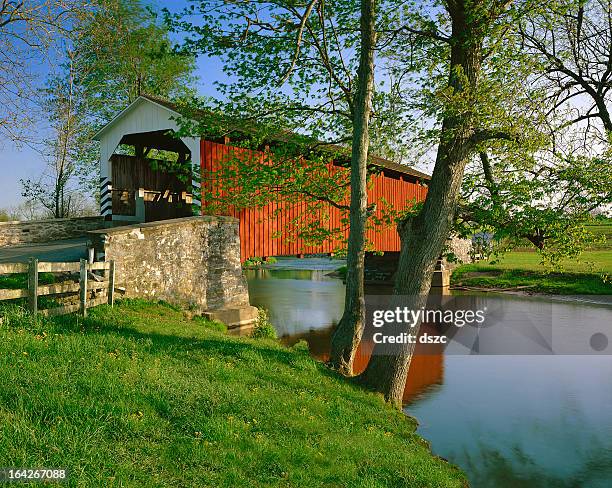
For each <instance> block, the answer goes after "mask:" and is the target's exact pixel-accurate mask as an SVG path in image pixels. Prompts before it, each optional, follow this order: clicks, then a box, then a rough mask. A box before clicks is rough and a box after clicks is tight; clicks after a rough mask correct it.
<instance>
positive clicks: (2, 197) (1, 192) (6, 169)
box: [0, 0, 226, 209]
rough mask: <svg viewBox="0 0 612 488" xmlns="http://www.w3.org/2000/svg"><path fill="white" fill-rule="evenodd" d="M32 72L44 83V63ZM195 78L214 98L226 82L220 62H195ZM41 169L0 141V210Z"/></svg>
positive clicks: (29, 154) (31, 155) (23, 151)
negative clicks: (221, 82) (218, 84)
mask: <svg viewBox="0 0 612 488" xmlns="http://www.w3.org/2000/svg"><path fill="white" fill-rule="evenodd" d="M188 3H189V2H187V1H186V0H177V1H171V2H163V1H159V2H157V4H158V5H159V6H168V7H169V8H171V9H172V10H178V9H179V8H180V7H181V6H183V5H186V4H188ZM33 69H34V68H33ZM35 69H36V71H37V72H38V74H39V75H40V81H44V77H45V75H46V74H47V73H48V72H49V66H48V64H47V63H46V62H41V63H40V64H39V66H38V68H35ZM196 75H197V76H198V78H199V81H198V91H199V93H200V94H201V95H205V96H215V95H216V91H215V88H214V86H213V82H214V81H215V80H219V79H226V76H225V75H224V73H223V71H222V66H221V62H220V60H218V59H211V58H204V57H201V58H199V59H198V62H197V71H196ZM46 128H47V127H46V124H45V123H44V120H43V121H42V122H41V124H40V125H39V126H37V127H32V128H31V130H30V131H29V132H30V133H29V135H30V136H33V137H35V138H41V137H40V135H41V134H44V132H45V130H46ZM45 166H46V162H45V160H44V158H43V156H42V155H41V154H39V153H38V152H37V151H35V150H34V149H32V148H30V147H28V146H23V147H21V148H19V147H16V146H15V145H14V144H12V143H11V142H10V141H6V140H0V171H1V173H0V174H1V177H0V209H7V208H11V207H15V206H17V205H18V204H20V203H21V202H22V201H23V197H22V196H21V185H20V183H19V180H20V179H27V178H32V179H37V178H38V177H39V176H40V175H41V173H42V172H43V171H44V169H45Z"/></svg>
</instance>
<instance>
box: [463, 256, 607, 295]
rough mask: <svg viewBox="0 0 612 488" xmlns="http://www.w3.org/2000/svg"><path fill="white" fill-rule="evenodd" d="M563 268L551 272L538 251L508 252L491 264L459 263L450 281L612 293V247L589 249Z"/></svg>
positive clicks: (557, 291)
mask: <svg viewBox="0 0 612 488" xmlns="http://www.w3.org/2000/svg"><path fill="white" fill-rule="evenodd" d="M562 264H563V271H561V272H549V271H548V270H547V269H546V268H545V267H544V266H542V265H541V264H540V258H539V256H538V254H537V253H535V252H509V253H507V254H505V255H504V256H502V257H501V258H499V262H496V263H495V264H491V263H489V262H487V261H482V262H479V263H474V264H465V265H462V266H459V267H458V268H457V269H455V271H454V272H453V276H452V279H451V283H452V284H453V285H458V286H470V287H483V288H516V287H524V286H529V288H528V289H527V290H528V291H534V292H539V293H550V294H560V295H610V294H612V282H610V279H611V275H612V251H610V250H607V251H587V252H584V253H583V254H582V256H581V258H580V261H576V260H572V261H563V263H562Z"/></svg>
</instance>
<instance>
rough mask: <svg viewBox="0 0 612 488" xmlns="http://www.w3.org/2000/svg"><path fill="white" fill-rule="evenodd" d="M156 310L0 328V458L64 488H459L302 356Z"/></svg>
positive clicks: (444, 469) (412, 438) (408, 425)
mask: <svg viewBox="0 0 612 488" xmlns="http://www.w3.org/2000/svg"><path fill="white" fill-rule="evenodd" d="M213 329H214V327H209V323H208V322H206V321H204V320H201V319H199V318H196V319H193V320H192V319H188V318H186V317H185V316H184V314H183V312H181V311H179V310H178V309H175V308H173V307H170V306H168V305H164V304H152V303H147V302H143V301H124V302H121V303H120V304H119V305H118V306H116V307H115V308H110V307H108V306H101V307H97V308H94V309H92V310H91V313H90V315H89V317H88V318H86V319H84V320H83V319H82V318H80V317H77V316H64V317H57V318H54V319H39V321H38V322H37V323H36V324H35V323H34V322H33V321H32V319H31V317H29V316H27V315H21V316H15V315H13V316H9V318H8V320H5V322H4V323H3V324H2V325H0V364H1V366H0V453H1V455H0V459H1V461H2V463H3V464H4V465H6V466H45V467H60V466H61V467H66V468H68V469H69V471H70V475H69V476H70V481H69V483H68V486H106V487H113V486H134V487H149V486H214V487H223V486H227V487H230V486H231V487H236V486H249V487H257V486H261V487H264V486H265V487H270V486H301V487H306V486H312V487H319V486H330V487H331V486H353V487H360V486H361V487H384V486H401V487H434V486H435V487H461V486H465V483H466V481H465V477H464V475H463V474H462V473H461V472H460V471H459V470H458V469H457V468H455V467H453V466H451V465H450V464H448V463H446V462H444V461H443V460H441V459H439V458H436V457H434V456H433V455H432V454H431V453H430V451H429V449H428V446H427V444H426V443H425V441H423V439H421V438H420V437H419V436H418V435H416V434H415V427H416V423H415V421H414V420H412V419H411V418H407V417H406V416H405V415H404V414H402V413H401V412H400V411H398V410H396V409H394V408H393V407H391V406H390V405H386V404H385V403H384V402H383V400H382V397H380V396H378V395H375V394H371V393H367V392H365V391H363V390H362V389H361V388H359V387H357V386H354V385H353V384H351V382H349V381H347V380H346V379H344V378H342V377H341V376H340V375H338V374H336V373H334V372H331V371H329V370H328V369H327V368H326V367H325V366H324V365H323V364H321V363H318V362H316V361H314V360H313V359H311V358H310V357H309V355H308V352H307V350H306V348H305V347H303V346H297V347H294V348H293V349H287V348H285V347H282V346H281V345H280V344H278V343H277V342H276V341H273V340H268V339H252V338H245V337H232V336H229V335H227V334H224V333H221V332H219V331H217V330H213Z"/></svg>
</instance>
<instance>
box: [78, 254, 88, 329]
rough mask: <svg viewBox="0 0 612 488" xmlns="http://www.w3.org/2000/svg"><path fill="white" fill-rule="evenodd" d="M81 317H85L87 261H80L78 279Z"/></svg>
mask: <svg viewBox="0 0 612 488" xmlns="http://www.w3.org/2000/svg"><path fill="white" fill-rule="evenodd" d="M79 285H80V288H81V289H80V293H79V295H80V296H79V298H80V301H81V315H82V316H83V317H87V260H85V259H81V276H80V279H79Z"/></svg>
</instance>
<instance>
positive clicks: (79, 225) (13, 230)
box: [0, 216, 105, 247]
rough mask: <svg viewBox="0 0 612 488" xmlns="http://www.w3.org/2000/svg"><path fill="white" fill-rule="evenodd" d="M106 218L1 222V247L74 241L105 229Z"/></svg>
mask: <svg viewBox="0 0 612 488" xmlns="http://www.w3.org/2000/svg"><path fill="white" fill-rule="evenodd" d="M104 225H105V222H104V217H102V216H98V217H77V218H73V219H49V220H33V221H31V222H0V247H8V246H23V245H25V244H32V243H37V242H48V241H57V240H61V239H74V238H76V237H83V236H85V235H87V232H88V231H90V230H95V229H100V228H102V227H104Z"/></svg>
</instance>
